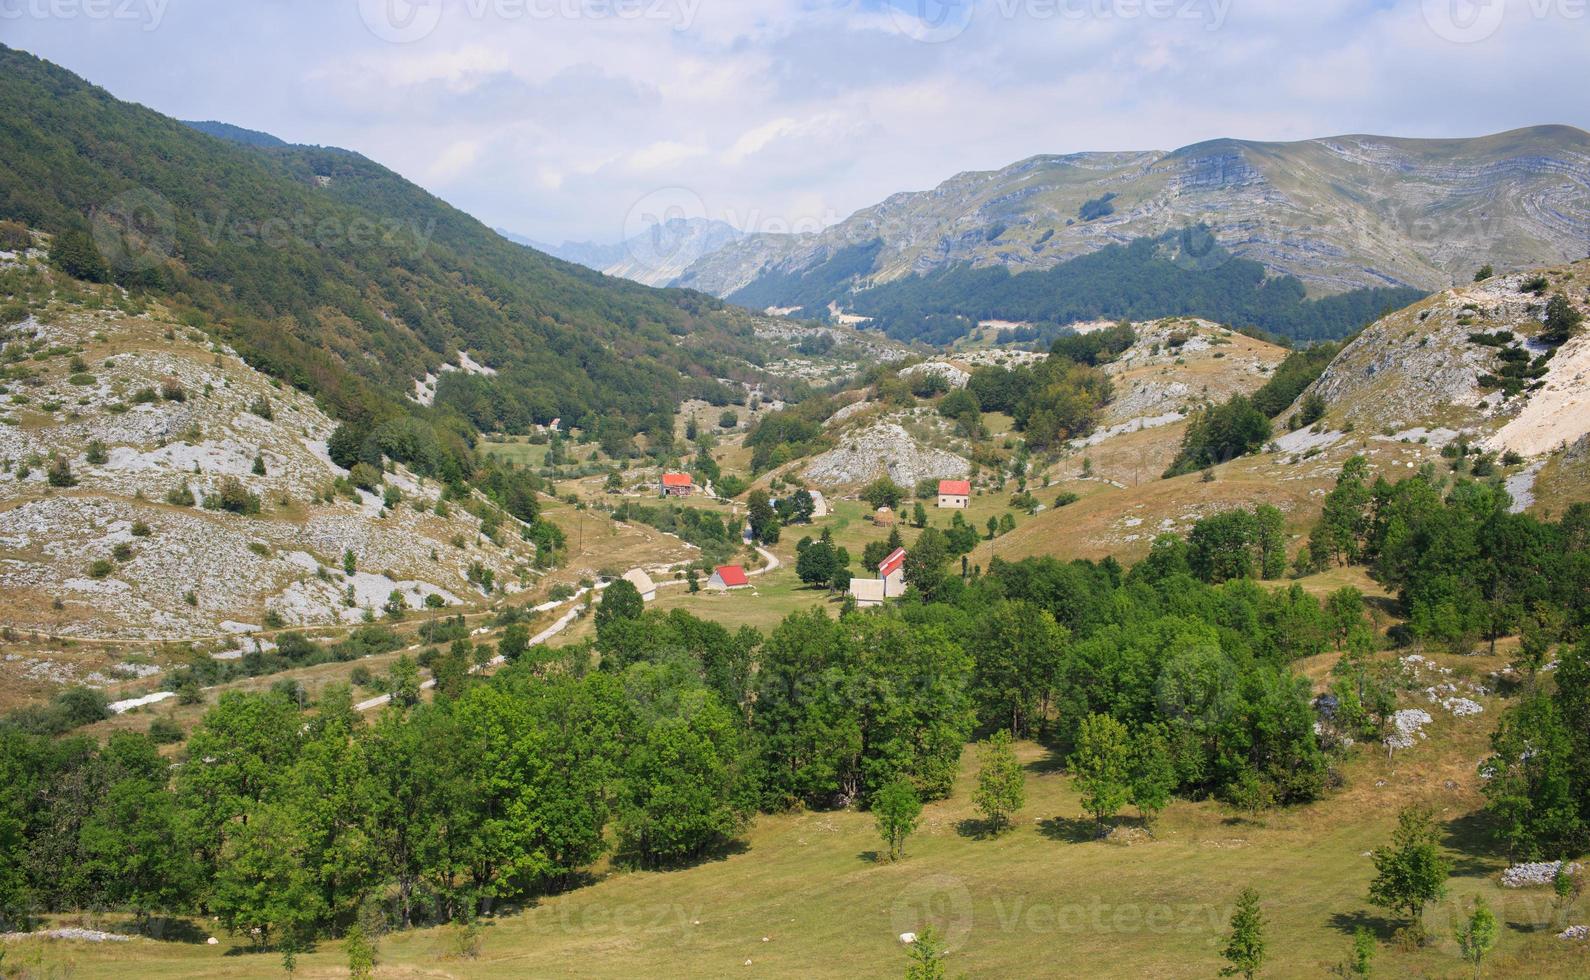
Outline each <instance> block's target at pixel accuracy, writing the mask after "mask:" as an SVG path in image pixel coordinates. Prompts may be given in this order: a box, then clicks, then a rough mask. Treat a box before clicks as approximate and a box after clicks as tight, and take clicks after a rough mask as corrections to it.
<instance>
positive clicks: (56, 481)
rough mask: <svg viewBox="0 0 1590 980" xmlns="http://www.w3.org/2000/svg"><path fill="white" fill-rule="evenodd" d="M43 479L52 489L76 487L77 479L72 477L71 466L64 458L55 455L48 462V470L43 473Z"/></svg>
mask: <svg viewBox="0 0 1590 980" xmlns="http://www.w3.org/2000/svg"><path fill="white" fill-rule="evenodd" d="M45 479H46V480H48V481H49V484H50V486H52V487H62V488H64V487H75V486H77V477H75V476H73V475H72V464H71V463H69V462H67V459H66V457H65V456H60V455H57V456H56V457H55V458H54V459H52V460H50V468H49V470H48V471H47V472H46V473H45Z"/></svg>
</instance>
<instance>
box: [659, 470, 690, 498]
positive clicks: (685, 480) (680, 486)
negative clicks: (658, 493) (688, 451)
mask: <svg viewBox="0 0 1590 980" xmlns="http://www.w3.org/2000/svg"><path fill="white" fill-rule="evenodd" d="M661 487H662V495H663V496H664V497H688V496H690V495H691V494H692V493H694V492H695V490H696V481H694V480H692V479H690V474H689V473H664V474H663V475H662V484H661Z"/></svg>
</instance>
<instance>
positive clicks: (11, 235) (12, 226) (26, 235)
mask: <svg viewBox="0 0 1590 980" xmlns="http://www.w3.org/2000/svg"><path fill="white" fill-rule="evenodd" d="M32 247H33V234H32V233H31V232H29V231H28V228H27V226H26V225H22V224H18V223H17V222H15V221H0V251H6V252H20V251H22V250H23V249H27V248H32Z"/></svg>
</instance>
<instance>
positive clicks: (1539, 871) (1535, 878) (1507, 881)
mask: <svg viewBox="0 0 1590 980" xmlns="http://www.w3.org/2000/svg"><path fill="white" fill-rule="evenodd" d="M1560 867H1562V862H1561V861H1531V862H1528V863H1525V864H1515V865H1513V866H1512V867H1510V868H1508V869H1507V870H1506V871H1503V872H1502V887H1503V888H1529V887H1532V886H1535V885H1549V884H1551V883H1552V882H1553V881H1555V880H1556V878H1557V869H1558V868H1560ZM1579 871H1580V866H1579V865H1577V864H1570V865H1568V873H1569V874H1577V873H1578V872H1579Z"/></svg>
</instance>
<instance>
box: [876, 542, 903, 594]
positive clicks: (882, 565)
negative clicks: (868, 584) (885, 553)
mask: <svg viewBox="0 0 1590 980" xmlns="http://www.w3.org/2000/svg"><path fill="white" fill-rule="evenodd" d="M878 577H879V578H881V579H883V597H884V598H885V599H898V598H899V597H900V596H903V595H905V549H904V548H896V549H894V551H892V552H890V553H889V557H887V558H885V559H884V560H883V561H881V562H879V563H878Z"/></svg>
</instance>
